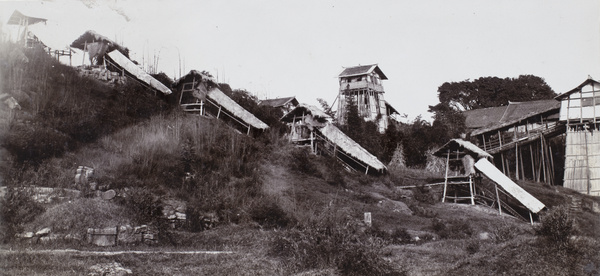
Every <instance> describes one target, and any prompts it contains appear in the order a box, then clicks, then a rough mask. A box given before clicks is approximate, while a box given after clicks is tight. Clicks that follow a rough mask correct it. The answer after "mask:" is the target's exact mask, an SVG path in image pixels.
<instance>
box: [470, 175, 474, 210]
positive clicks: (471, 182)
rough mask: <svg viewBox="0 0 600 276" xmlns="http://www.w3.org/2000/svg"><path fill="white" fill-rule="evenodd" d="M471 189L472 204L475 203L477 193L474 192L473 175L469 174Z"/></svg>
mask: <svg viewBox="0 0 600 276" xmlns="http://www.w3.org/2000/svg"><path fill="white" fill-rule="evenodd" d="M469 191H470V192H471V205H475V195H474V194H473V177H472V176H471V175H469Z"/></svg>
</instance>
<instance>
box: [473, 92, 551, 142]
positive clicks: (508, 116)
mask: <svg viewBox="0 0 600 276" xmlns="http://www.w3.org/2000/svg"><path fill="white" fill-rule="evenodd" d="M559 110H560V102H559V101H557V100H555V99H550V100H539V101H529V102H509V103H508V105H507V106H498V107H489V108H482V109H474V110H467V111H464V112H463V113H462V114H463V115H464V116H465V126H466V127H467V128H468V129H471V130H472V133H471V135H478V134H481V133H485V132H488V131H492V130H496V129H500V128H504V127H507V126H510V125H512V124H515V123H518V122H520V121H522V120H525V119H527V118H530V117H534V116H538V115H540V114H544V113H546V112H549V111H556V113H557V115H558V112H559ZM556 118H558V117H556Z"/></svg>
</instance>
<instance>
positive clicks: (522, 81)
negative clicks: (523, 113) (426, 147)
mask: <svg viewBox="0 0 600 276" xmlns="http://www.w3.org/2000/svg"><path fill="white" fill-rule="evenodd" d="M555 95H556V93H554V91H553V90H552V88H550V86H548V84H546V82H545V81H544V79H542V78H540V77H537V76H533V75H521V76H519V77H518V78H516V79H515V78H504V79H501V78H498V77H482V78H478V79H476V80H473V81H469V80H464V81H461V82H446V83H444V84H442V85H441V86H440V87H439V88H438V98H439V100H440V103H441V104H442V105H446V106H448V107H450V108H452V109H454V110H457V111H465V110H471V109H478V108H485V107H494V106H502V105H506V104H508V101H533V100H543V99H552V98H553V97H554V96H555Z"/></svg>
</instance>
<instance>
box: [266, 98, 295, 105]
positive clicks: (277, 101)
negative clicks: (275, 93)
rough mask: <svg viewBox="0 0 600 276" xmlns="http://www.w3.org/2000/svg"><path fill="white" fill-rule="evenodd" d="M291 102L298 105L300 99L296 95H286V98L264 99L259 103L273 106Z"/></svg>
mask: <svg viewBox="0 0 600 276" xmlns="http://www.w3.org/2000/svg"><path fill="white" fill-rule="evenodd" d="M289 102H291V103H292V104H293V105H294V106H296V105H298V100H296V97H286V98H278V99H267V100H262V101H260V103H258V105H266V106H271V107H282V106H284V105H286V104H288V103H289Z"/></svg>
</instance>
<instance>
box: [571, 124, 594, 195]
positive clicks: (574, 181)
mask: <svg viewBox="0 0 600 276" xmlns="http://www.w3.org/2000/svg"><path fill="white" fill-rule="evenodd" d="M564 187H566V188H570V189H573V190H576V191H578V192H580V193H584V194H589V195H594V196H600V131H599V130H598V129H597V128H591V129H585V128H569V129H568V130H567V141H566V152H565V174H564Z"/></svg>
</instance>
